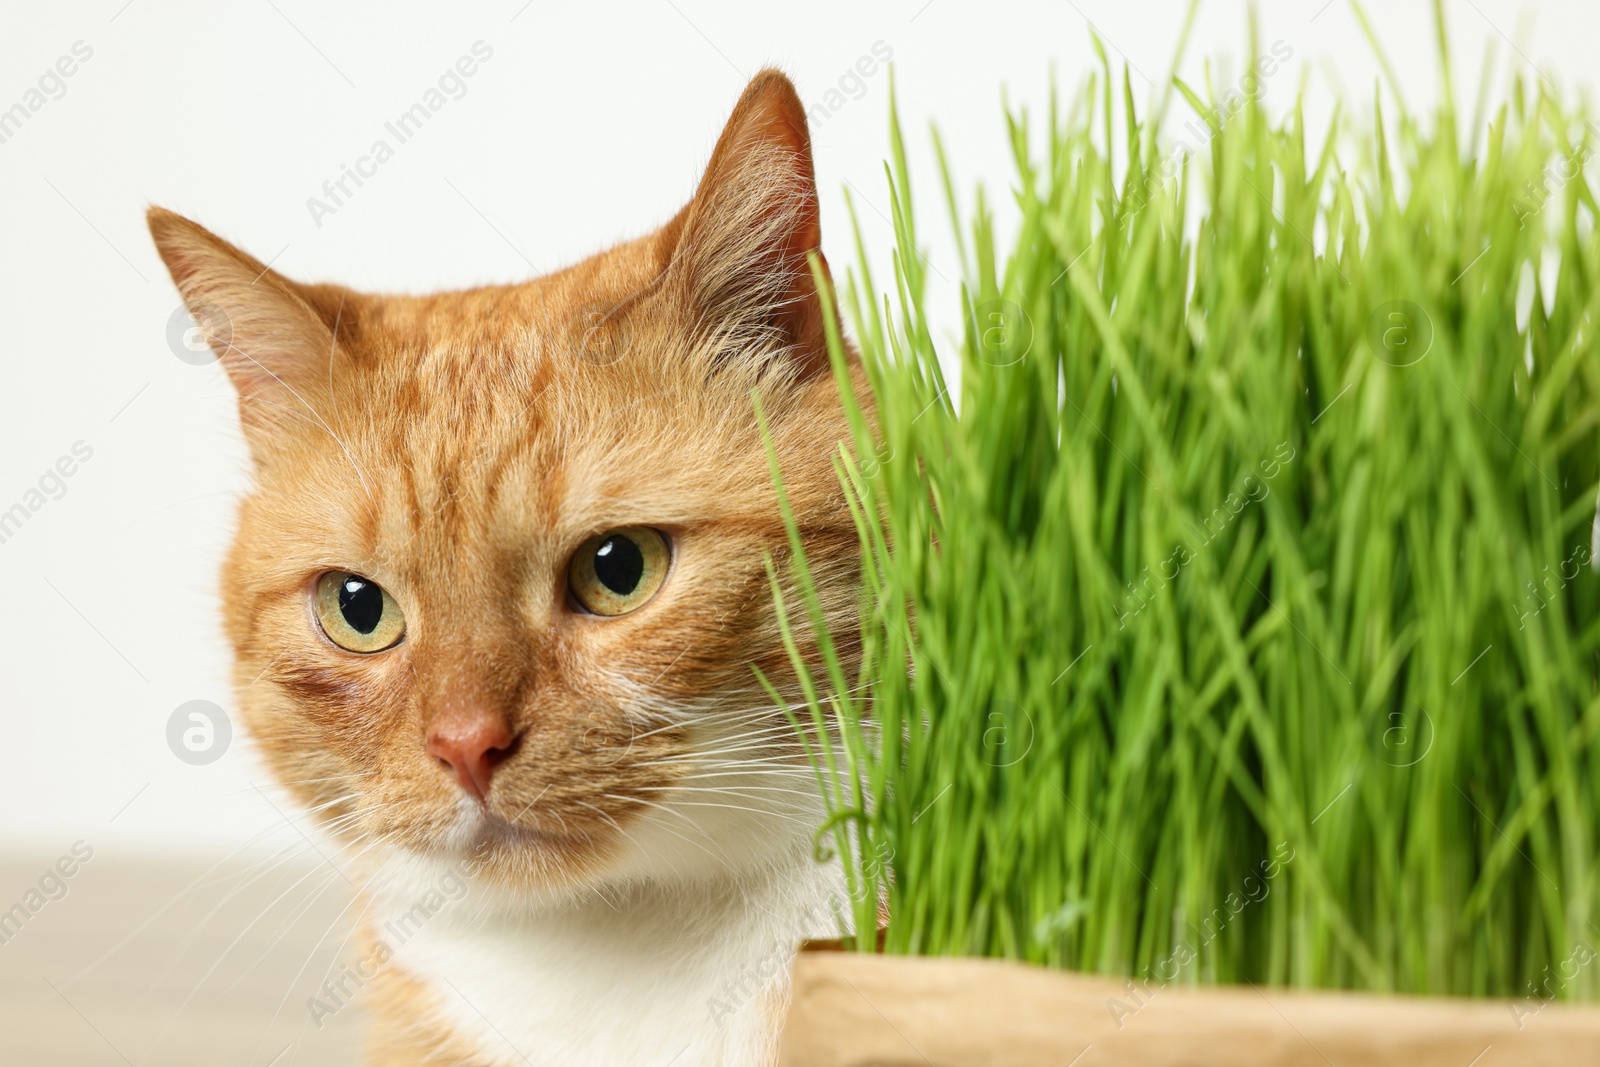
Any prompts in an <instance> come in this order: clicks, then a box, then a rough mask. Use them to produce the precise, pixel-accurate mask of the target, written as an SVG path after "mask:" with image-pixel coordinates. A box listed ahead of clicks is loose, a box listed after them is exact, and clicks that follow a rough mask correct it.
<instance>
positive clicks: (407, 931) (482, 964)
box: [372, 856, 843, 1067]
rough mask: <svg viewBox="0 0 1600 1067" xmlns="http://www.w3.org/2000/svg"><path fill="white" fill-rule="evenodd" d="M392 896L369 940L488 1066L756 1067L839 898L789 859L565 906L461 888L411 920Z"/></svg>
mask: <svg viewBox="0 0 1600 1067" xmlns="http://www.w3.org/2000/svg"><path fill="white" fill-rule="evenodd" d="M404 900H406V897H405V896H404V894H399V893H393V892H389V893H385V894H383V895H382V896H380V899H379V900H378V901H377V906H376V907H375V908H374V909H373V912H372V916H373V918H374V919H375V920H377V922H376V925H377V927H378V929H379V936H380V937H381V938H383V939H384V940H386V941H387V942H388V943H389V945H390V946H391V948H392V949H393V951H394V954H395V963H396V964H397V965H398V966H400V967H403V968H404V969H405V970H406V971H407V972H408V973H409V974H411V975H412V976H413V977H415V978H417V979H419V980H421V981H422V982H423V983H425V984H426V985H428V986H429V987H430V988H431V989H432V990H433V992H434V994H435V996H436V998H437V1003H438V1004H439V1005H440V1007H439V1013H440V1019H439V1021H440V1022H442V1023H444V1024H445V1025H446V1026H448V1028H449V1029H450V1030H452V1031H453V1032H455V1033H456V1034H458V1035H461V1036H462V1037H464V1038H466V1039H468V1041H469V1042H470V1043H471V1044H473V1045H474V1046H475V1047H476V1048H478V1049H481V1050H482V1053H483V1055H484V1056H485V1061H484V1062H485V1063H494V1064H497V1065H498V1064H505V1065H507V1067H510V1065H532V1067H547V1065H556V1064H559V1065H562V1067H583V1065H591V1064H592V1065H595V1067H600V1065H605V1067H631V1065H639V1067H668V1065H669V1064H670V1065H671V1067H723V1065H726V1067H758V1065H761V1064H766V1063H769V1062H771V1060H772V1058H773V1055H774V1053H775V1039H776V1032H777V1026H778V1023H779V1021H780V1018H781V1011H782V1008H783V1005H784V1002H785V997H786V993H787V978H788V970H789V960H790V956H791V954H792V951H793V947H794V944H795V942H796V941H797V940H799V939H801V938H804V937H816V936H833V935H835V934H836V933H837V927H836V925H835V919H834V913H833V908H834V907H835V906H836V905H839V904H840V903H842V901H843V893H842V886H841V885H840V884H839V879H838V876H837V865H835V864H829V865H827V866H825V867H824V866H818V865H816V864H814V863H813V862H811V861H810V859H809V857H805V856H796V858H795V863H794V865H793V866H792V867H790V868H789V869H784V868H781V867H780V868H776V869H769V870H767V871H766V872H764V873H763V874H762V875H760V876H759V877H751V878H748V879H746V880H742V881H738V882H735V881H731V880H729V881H718V882H709V883H702V884H698V885H695V884H690V885H679V886H675V887H673V888H670V889H664V888H659V887H654V886H651V887H646V888H631V889H619V890H616V891H615V892H613V893H608V894H606V896H605V897H604V898H601V897H593V898H590V899H588V900H585V901H583V902H581V903H573V904H565V905H543V906H537V907H535V906H529V907H525V908H523V907H517V906H509V907H508V906H507V903H506V901H505V900H504V899H503V898H500V897H499V895H498V894H492V893H488V892H484V891H481V890H480V891H478V892H473V891H471V890H469V891H468V893H467V895H466V896H464V897H463V898H462V899H460V900H459V901H454V902H450V903H448V904H447V905H446V906H444V907H440V908H438V909H437V910H435V911H434V912H433V913H432V914H431V915H429V916H426V917H425V918H426V921H423V922H420V923H419V922H416V921H415V920H414V919H413V920H412V921H405V919H404V916H405V915H406V914H407V912H408V909H409V910H410V911H411V912H412V914H413V915H414V902H409V901H408V902H406V903H401V901H404ZM387 924H395V925H392V926H389V927H388V931H387V933H386V932H385V927H386V925H387ZM396 935H400V936H396ZM402 937H403V940H402Z"/></svg>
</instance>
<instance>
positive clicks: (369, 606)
mask: <svg viewBox="0 0 1600 1067" xmlns="http://www.w3.org/2000/svg"><path fill="white" fill-rule="evenodd" d="M339 614H341V615H343V616H344V621H345V622H347V623H349V624H350V629H352V630H354V631H355V632H356V633H358V634H370V633H371V632H372V631H374V630H376V629H377V628H378V622H379V620H381V619H382V618H383V590H382V589H379V588H378V584H377V583H376V582H369V581H367V580H366V579H365V578H357V577H356V576H355V575H351V576H350V577H348V578H346V579H345V580H344V581H343V582H340V583H339Z"/></svg>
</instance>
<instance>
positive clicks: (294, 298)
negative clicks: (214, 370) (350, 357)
mask: <svg viewBox="0 0 1600 1067" xmlns="http://www.w3.org/2000/svg"><path fill="white" fill-rule="evenodd" d="M147 220H148V222H149V224H150V235H151V236H152V237H153V238H154V240H155V244H156V250H157V251H159V252H160V253H161V259H162V261H163V262H165V263H166V265H167V270H168V271H169V272H171V274H172V280H173V282H174V283H175V284H176V285H177V287H178V292H179V293H180V294H181V295H182V296H183V300H184V303H185V304H187V305H188V308H189V313H190V315H191V316H192V317H193V318H194V320H195V321H196V322H197V323H199V324H200V328H201V330H202V331H203V334H204V336H205V339H206V343H207V344H209V345H210V347H211V349H212V350H213V351H214V352H215V353H216V354H217V358H218V359H219V360H220V361H221V363H222V366H223V367H224V369H226V370H227V372H228V377H229V378H231V379H232V380H233V385H234V388H235V389H237V390H238V393H239V421H240V423H241V424H242V425H243V427H244V431H245V437H246V438H247V439H248V440H249V442H250V449H251V452H252V453H253V454H254V455H255V457H256V459H257V461H258V462H259V461H261V460H263V459H266V458H269V457H270V456H271V455H272V454H273V453H274V452H276V451H278V449H279V445H280V443H281V439H282V438H283V437H284V436H285V435H286V433H287V432H289V431H290V430H291V429H293V428H295V427H297V425H298V424H303V423H306V422H308V421H309V422H311V423H313V424H315V423H317V422H319V421H320V420H321V417H322V416H321V414H320V412H319V408H321V407H322V400H323V399H324V390H323V388H322V383H323V382H324V381H325V380H326V379H327V378H328V376H329V374H330V364H329V361H330V360H331V359H332V358H333V351H334V344H333V328H332V327H333V326H334V325H335V324H336V323H337V322H338V317H337V316H338V315H339V313H341V312H342V311H343V296H342V295H339V304H338V311H334V310H333V309H332V308H329V307H323V306H322V304H323V303H326V299H324V298H326V297H328V296H329V295H330V294H329V293H327V292H322V291H321V290H323V289H327V288H329V287H315V286H304V285H298V284H296V283H295V282H292V281H290V280H289V279H288V278H285V277H283V276H282V275H281V274H279V273H277V272H276V271H274V270H271V269H270V268H269V267H268V266H267V265H266V264H264V263H262V262H260V261H259V260H257V259H256V258H254V257H253V256H250V255H248V254H247V253H245V252H242V251H240V250H239V249H237V248H235V247H234V246H233V245H231V244H229V243H228V242H226V241H224V240H223V239H222V238H220V237H218V236H217V235H216V234H214V233H212V232H210V231H209V230H207V229H206V228H205V227H203V226H201V225H199V224H198V223H195V222H191V221H190V220H188V219H186V218H184V217H183V216H181V215H176V214H174V213H172V212H170V211H166V210H163V209H162V208H158V207H152V208H151V209H150V211H149V214H148V216H147Z"/></svg>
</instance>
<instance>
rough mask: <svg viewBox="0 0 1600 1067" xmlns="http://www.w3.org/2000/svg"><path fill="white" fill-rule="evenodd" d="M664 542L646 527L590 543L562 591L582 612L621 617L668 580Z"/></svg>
mask: <svg viewBox="0 0 1600 1067" xmlns="http://www.w3.org/2000/svg"><path fill="white" fill-rule="evenodd" d="M670 559H671V552H670V551H669V550H668V548H667V539H666V537H665V536H664V535H662V534H661V533H660V532H659V531H656V530H652V529H650V528H649V527H648V526H627V527H624V528H622V529H620V530H610V531H608V532H606V533H603V534H600V535H599V536H598V537H591V538H589V540H587V541H585V542H584V543H583V545H582V547H580V548H579V549H578V552H577V555H575V556H573V557H572V563H571V564H570V565H569V566H568V567H567V586H568V588H570V589H571V590H572V596H573V599H575V600H576V601H577V602H578V603H579V604H580V605H581V606H582V607H583V608H584V609H585V610H587V611H591V612H593V613H594V614H596V615H626V614H627V613H628V612H630V611H632V610H634V609H635V608H637V607H639V606H641V605H642V604H644V602H645V601H647V600H649V599H650V598H651V597H652V596H654V595H655V591H656V590H657V589H660V588H661V583H662V582H663V581H664V580H665V579H666V577H667V563H668V561H669V560H670Z"/></svg>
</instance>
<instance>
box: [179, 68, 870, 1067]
mask: <svg viewBox="0 0 1600 1067" xmlns="http://www.w3.org/2000/svg"><path fill="white" fill-rule="evenodd" d="M149 223H150V230H151V233H152V235H153V236H154V238H155V243H156V246H157V248H158V249H159V250H160V253H161V256H162V258H163V260H164V261H165V262H166V264H167V267H168V269H169V270H170V271H171V274H172V278H173V281H174V282H175V283H176V284H177V286H178V289H179V290H180V292H181V293H182V295H183V298H184V300H185V301H186V303H187V304H188V305H189V307H190V309H191V311H192V312H193V313H194V315H195V317H196V319H197V320H198V321H200V322H201V323H202V324H204V326H205V327H206V329H207V332H208V334H209V335H210V337H211V342H212V347H213V348H214V349H215V351H216V352H217V355H218V356H219V358H220V360H221V362H222V365H223V366H224V368H225V369H226V370H227V373H228V375H229V376H230V378H231V379H232V381H233V383H234V385H235V387H236V389H237V391H238V393H239V414H240V420H241V422H242V424H243V429H244V433H245V436H246V438H247V440H248V442H249V445H250V450H251V454H252V457H253V461H254V468H255V480H254V486H253V489H252V491H251V492H250V494H249V495H248V496H247V497H246V498H245V499H244V501H243V502H242V505H241V507H240V512H239V526H238V532H237V535H236V538H235V540H234V543H233V547H232V550H231V552H230V554H229V557H228V561H227V564H226V567H225V571H224V574H223V582H222V586H221V592H222V598H223V602H224V606H225V613H226V620H227V630H228V634H229V637H230V639H231V641H232V644H233V647H234V650H235V670H234V677H235V682H236V687H237V695H238V701H239V707H240V711H241V713H242V714H243V716H244V718H245V720H246V721H247V723H248V726H249V729H250V731H251V733H252V734H253V736H254V738H255V740H256V743H257V745H258V747H259V749H260V751H261V752H262V753H263V754H264V757H265V759H266V760H267V762H268V763H269V765H270V766H271V768H272V769H273V771H274V773H275V774H276V775H277V776H278V778H279V780H280V782H281V784H282V785H283V786H285V787H286V788H287V789H288V790H289V791H290V792H291V793H292V794H293V795H294V796H295V797H296V798H297V799H298V800H299V801H300V802H301V803H303V804H304V805H305V806H306V808H307V810H308V811H310V812H314V813H315V814H316V817H317V818H318V819H319V820H321V822H322V824H323V825H324V826H326V828H327V829H328V831H329V832H330V833H332V834H333V835H335V836H336V837H337V838H338V839H339V840H341V842H343V843H344V844H346V845H347V846H348V848H347V850H346V852H345V853H344V855H343V857H342V858H341V860H340V863H341V865H342V866H345V867H346V869H347V870H349V871H350V872H351V873H352V874H353V875H359V877H360V878H362V879H364V882H363V890H362V893H363V897H364V899H363V901H362V903H363V904H364V905H365V906H366V911H365V920H364V924H363V925H364V928H365V937H366V941H365V945H364V948H363V953H362V959H361V960H360V962H359V964H358V965H357V966H356V967H355V968H353V969H352V968H349V967H347V968H346V969H345V972H344V974H343V977H342V979H341V981H339V982H337V983H334V984H332V985H331V986H329V987H325V990H326V996H327V997H331V998H333V1000H332V1001H331V1002H330V1001H328V1000H325V999H322V998H313V1000H312V1001H311V1002H310V1003H309V1004H308V1008H309V1009H310V1010H311V1011H312V1014H313V1018H316V1017H317V1011H318V1007H319V1005H321V1007H323V1008H324V1009H326V1010H330V1011H331V1010H332V1005H334V1004H338V1003H340V998H341V997H342V996H350V995H354V993H355V992H356V990H357V988H358V987H364V988H360V992H361V995H362V996H363V998H364V999H365V1001H366V1003H367V1004H368V1005H369V1007H370V1009H371V1010H372V1013H373V1016H374V1026H373V1036H372V1045H371V1055H370V1060H369V1062H370V1063H371V1064H373V1065H377V1067H401V1065H405V1067H415V1065H421V1064H473V1065H506V1067H510V1065H529V1064H531V1065H535V1067H547V1065H557V1064H559V1065H564V1067H570V1065H583V1064H593V1065H605V1067H622V1065H630V1064H640V1065H648V1067H668V1065H669V1064H671V1065H674V1067H694V1065H708V1064H732V1065H740V1067H749V1065H758V1064H765V1063H770V1062H772V1061H773V1059H774V1058H775V1048H776V1039H777V1032H778V1028H779V1025H780V1023H781V1018H782V1011H783V1007H784V1003H785V997H786V980H787V971H788V962H789V957H790V955H791V954H792V952H793V950H794V945H795V942H796V941H797V939H798V938H801V937H805V936H819V935H820V936H833V935H835V934H836V933H837V926H836V925H835V918H834V908H835V906H836V905H837V904H839V902H840V901H841V899H842V894H843V887H842V884H840V882H839V879H838V878H837V875H836V872H835V865H829V866H827V867H824V866H821V865H819V864H817V863H816V862H815V860H814V859H813V857H812V835H813V832H814V830H815V828H816V827H817V825H818V823H819V822H820V820H821V818H822V814H823V811H822V804H821V801H820V798H819V797H818V795H817V790H816V786H815V780H814V778H813V776H812V773H811V770H810V768H809V765H808V764H807V763H806V761H805V758H804V756H803V753H802V752H801V751H800V749H799V746H798V744H797V743H796V740H795V738H794V734H793V731H792V728H791V727H790V725H789V724H788V722H787V721H786V719H785V716H784V714H783V708H782V707H781V706H776V705H774V703H773V701H772V699H771V697H770V696H769V695H768V694H767V693H766V692H765V691H764V690H763V689H762V688H761V686H760V684H759V682H758V679H757V677H756V676H755V673H754V671H753V670H752V665H754V666H756V667H759V668H760V670H761V671H763V672H764V673H765V674H766V676H767V677H768V678H770V679H772V680H773V681H774V683H775V684H776V685H777V686H778V687H779V689H780V690H781V691H782V692H783V694H784V695H785V697H786V699H798V689H797V687H796V686H795V683H794V676H793V673H792V670H791V669H790V666H789V661H788V659H787V656H786V654H785V652H784V649H783V646H782V643H781V641H780V638H779V633H778V629H777V625H776V610H775V607H774V604H773V598H772V596H771V591H770V586H769V579H768V576H767V572H766V569H765V564H764V554H765V553H771V555H772V558H773V559H774V560H775V561H776V563H777V565H778V567H779V571H780V574H781V573H782V570H783V561H784V559H785V557H786V555H787V550H786V541H785V536H784V531H783V525H782V521H781V518H780V515H779V512H778V509H777V504H776V496H775V493H774V491H773V487H772V483H771V478H770V475H769V473H768V467H767V459H766V454H765V451H764V446H763V443H762V440H761V435H760V431H759V428H758V426H757V422H756V417H755V413H754V407H753V404H752V393H756V394H759V396H760V399H761V403H762V405H763V407H764V410H765V411H766V413H767V416H768V419H769V420H770V426H771V432H772V435H773V439H774V443H775V447H776V449H777V452H778V455H779V458H780V461H781V464H782V469H783V472H784V477H785V480H786V486H787V490H788V493H789V496H790V500H791V502H792V505H793V507H794V509H795V514H796V518H797V519H798V522H799V525H800V528H801V530H802V532H803V536H804V538H805V540H806V544H807V551H808V554H809V556H810V559H811V562H812V565H813V568H814V570H815V571H816V572H817V576H818V580H819V583H820V585H821V586H822V588H823V590H824V593H825V595H826V603H827V607H828V611H829V614H830V618H831V619H833V620H834V621H835V623H836V625H834V627H833V629H834V632H835V633H836V634H839V635H848V634H853V633H854V632H855V630H854V626H855V623H854V617H855V616H854V612H855V607H856V594H855V591H854V590H855V586H854V581H855V577H856V575H857V574H858V567H859V562H858V561H859V547H858V542H857V537H856V533H855V529H854V526H853V524H852V522H851V519H850V515H849V513H848V509H847V507H846V505H845V501H844V497H843V495H842V493H841V491H840V487H839V482H838V479H837V477H836V475H835V472H834V469H833V467H832V465H831V454H832V452H833V450H834V449H835V448H836V447H837V444H838V443H839V442H840V441H841V440H844V439H847V438H848V436H849V435H848V430H847V427H846V422H845V418H844V414H843V410H842V406H841V403H840V397H839V393H838V387H837V385H836V383H835V379H834V377H833V373H832V370H831V368H830V366H829V362H828V357H827V351H826V346H825V342H824V319H823V315H824V310H823V305H822V303H821V300H820V298H819V295H818V293H817V290H816V287H815V284H814V282H813V277H812V275H811V273H810V271H809V269H808V264H807V253H809V252H814V251H815V252H818V254H819V255H820V251H819V248H820V230H819V222H818V209H817V190H816V182H815V177H814V174H813V170H812V163H811V148H810V139H809V136H808V134H807V130H806V119H805V113H804V110H803V108H802V105H801V103H800V100H799V98H798V97H797V96H796V94H795V91H794V88H793V86H791V85H790V83H789V81H788V79H786V78H785V77H784V76H783V75H782V74H780V73H778V72H776V71H770V70H769V71H764V72H762V73H761V74H759V75H758V76H757V77H756V78H755V79H754V80H753V81H752V82H751V83H750V85H749V87H748V88H747V89H746V91H745V93H744V95H743V97H742V98H741V99H740V100H739V103H738V105H737V107H736V108H735V109H734V112H733V115H732V118H731V119H730V120H729V122H728V124H727V127H726V129H725V130H724V132H723V134H722V136H721V139H720V140H719V142H718V144H717V147H716V150H715V152H714V153H713V155H712V157H711V161H710V164H709V166H708V167H707V169H706V171H705V175H704V178H703V179H702V180H701V182H700V185H699V187H698V189H697V191H696V192H695V195H694V197H693V199H692V200H691V201H690V203H689V204H688V205H687V206H686V207H685V208H684V209H683V210H682V211H680V212H679V213H678V215H677V216H676V217H675V218H673V219H672V221H670V222H668V223H667V224H666V225H665V226H663V227H662V228H661V229H659V230H657V231H656V232H654V233H652V234H649V235H648V236H645V237H641V238H639V239H637V240H633V241H629V242H626V243H624V244H621V245H618V246H617V247H615V248H613V249H611V250H610V251H607V252H603V253H601V254H599V255H597V256H594V257H593V258H591V259H587V260H585V261H583V262H581V263H579V264H577V265H575V266H572V267H569V268H567V269H565V270H561V271H557V272H555V273H553V274H550V275H547V276H545V277H541V278H537V279H534V280H532V281H528V282H525V283H523V284H520V285H508V286H490V287H485V288H480V289H473V290H469V291H465V292H452V293H441V294H436V295H432V296H421V297H408V296H375V295H369V294H364V293H357V292H353V291H351V290H348V289H345V288H342V287H339V286H336V285H306V284H300V283H297V282H293V281H290V280H289V279H287V278H285V277H283V276H281V275H279V274H278V273H276V272H274V271H272V270H269V269H267V268H266V267H265V266H263V265H262V264H261V263H260V262H258V261H257V260H255V259H253V258H252V257H250V256H249V255H246V254H245V253H243V252H241V251H239V250H238V249H236V248H234V247H232V246H231V245H229V244H227V243H226V242H224V241H222V240H221V239H220V238H217V237H215V236H214V235H212V234H211V233H209V232H208V231H206V230H205V229H203V228H201V227H200V226H198V225H196V224H195V223H193V222H190V221H188V220H187V219H184V218H182V217H180V216H178V215H174V214H172V213H170V212H167V211H164V210H162V209H160V208H152V209H151V210H150V213H149ZM851 372H852V376H853V378H854V380H855V387H856V392H857V394H858V395H860V396H863V397H865V396H866V386H865V380H864V377H863V375H862V373H861V369H860V366H859V361H858V360H856V359H855V357H854V356H852V357H851ZM802 648H803V649H804V650H805V651H806V652H807V653H808V654H810V653H811V652H812V651H814V647H813V646H812V645H811V644H810V643H809V642H808V641H804V640H803V642H802ZM847 654H848V650H847ZM452 879H458V880H459V881H452ZM462 883H464V884H465V886H466V887H467V895H466V897H465V899H463V900H462V901H461V902H460V903H459V904H455V903H451V902H448V901H446V902H444V903H443V905H442V906H441V902H440V894H439V892H438V887H439V886H440V885H441V884H448V885H459V884H462ZM351 976H355V977H351Z"/></svg>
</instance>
